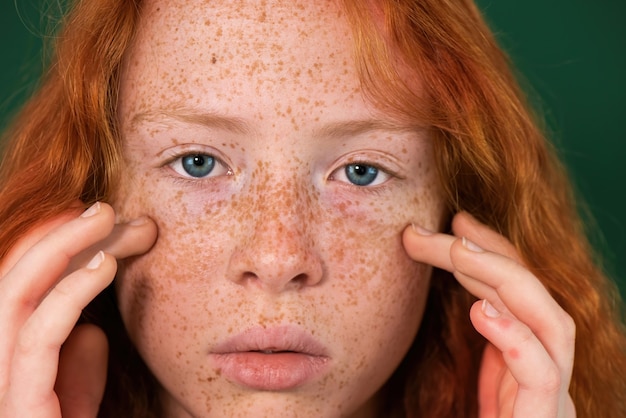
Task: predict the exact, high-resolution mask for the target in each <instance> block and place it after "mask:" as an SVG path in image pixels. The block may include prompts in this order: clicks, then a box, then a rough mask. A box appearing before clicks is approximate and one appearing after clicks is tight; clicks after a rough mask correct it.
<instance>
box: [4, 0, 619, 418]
mask: <svg viewBox="0 0 626 418" xmlns="http://www.w3.org/2000/svg"><path fill="white" fill-rule="evenodd" d="M369 3H371V4H370V6H372V7H369V8H365V7H364V3H363V2H361V1H357V0H344V4H345V10H346V12H347V16H348V19H349V21H350V23H351V25H352V28H353V31H354V37H355V45H354V46H355V60H356V63H357V66H358V68H359V72H360V76H361V79H362V83H363V87H364V89H365V91H366V93H367V94H368V95H369V96H370V97H371V99H372V100H374V101H375V102H376V103H377V104H378V105H379V106H380V107H382V108H386V109H388V110H390V111H393V112H396V113H397V114H398V115H399V116H401V117H406V118H409V119H410V120H414V121H420V123H424V124H426V125H428V126H430V127H431V129H432V132H433V135H434V144H435V155H436V159H437V167H438V170H439V178H440V183H441V187H442V189H443V190H444V191H445V193H446V195H447V204H448V210H449V215H450V217H451V215H452V214H454V213H456V212H458V211H461V210H465V211H468V212H470V213H472V214H473V215H474V216H476V217H477V218H478V219H479V220H481V221H482V222H484V223H486V224H487V225H489V226H491V227H492V228H493V229H495V230H497V231H499V232H500V233H502V234H503V235H505V236H506V237H508V238H509V239H510V240H511V242H512V243H513V244H514V245H515V246H516V247H517V249H518V251H519V253H520V255H521V256H522V258H523V259H524V261H525V263H526V265H527V266H528V268H529V269H530V270H531V271H533V272H534V273H535V274H536V275H537V277H539V278H540V279H541V281H542V282H543V283H544V285H545V286H546V287H547V289H548V290H549V291H550V292H551V294H552V295H553V297H554V298H555V299H556V300H557V302H558V303H559V304H560V305H561V306H562V307H563V308H564V309H565V310H566V311H567V312H568V313H569V314H570V315H571V316H572V317H573V319H574V321H575V323H576V326H577V343H576V359H575V365H574V376H573V380H572V386H571V388H570V393H571V394H572V397H573V398H574V403H575V405H576V407H577V412H578V416H579V417H583V418H592V417H597V418H601V417H602V418H604V417H617V416H626V396H625V394H626V336H625V335H626V333H625V332H624V327H623V322H622V321H623V320H622V318H621V316H620V313H619V300H618V296H617V292H616V291H615V289H614V286H612V285H611V284H610V281H609V280H607V279H606V277H605V276H604V275H603V273H602V271H601V270H600V269H599V268H598V267H597V265H596V263H595V262H594V259H593V251H592V249H591V248H590V246H589V244H588V242H587V240H586V238H585V234H584V230H583V225H582V223H581V221H580V218H579V216H578V214H577V211H576V205H575V201H574V197H573V195H572V193H571V191H570V190H571V189H570V187H569V184H568V181H567V178H566V176H565V174H564V171H563V169H562V167H561V165H560V164H559V162H558V160H557V159H556V158H555V155H554V152H553V150H552V149H551V147H550V145H549V142H548V141H547V140H546V139H545V137H544V135H543V133H542V130H541V129H540V125H539V124H538V123H537V120H536V118H535V117H534V116H533V114H532V112H531V111H530V110H529V106H528V105H527V104H526V103H525V100H524V96H523V94H522V93H521V91H520V89H519V87H518V85H517V82H516V80H515V78H514V76H513V75H512V73H511V70H510V65H509V62H508V60H507V58H506V56H505V55H504V54H503V53H502V51H501V50H500V48H499V47H498V45H497V44H496V42H495V40H494V39H493V36H492V34H491V33H490V31H489V29H488V28H487V26H486V25H485V23H484V21H483V19H482V17H481V16H480V13H479V12H478V10H477V8H476V6H475V5H474V4H473V3H472V2H471V1H470V0H420V1H409V0H405V1H402V0H372V1H371V2H369ZM139 17H140V0H134V1H131V0H101V1H97V2H92V1H79V2H78V3H77V5H76V6H75V7H74V8H73V9H72V11H71V13H70V14H69V15H68V17H67V21H66V24H65V29H64V30H63V31H62V33H61V34H60V36H59V41H58V44H57V47H56V55H55V58H54V59H53V62H52V65H51V67H50V69H49V71H48V73H47V74H46V76H45V79H44V81H43V83H42V87H41V89H40V90H39V92H38V93H37V94H36V95H35V96H34V97H33V98H32V99H31V100H30V102H29V103H28V104H27V105H26V107H25V108H24V110H23V111H22V113H21V115H20V116H19V117H18V118H17V120H16V121H15V123H14V125H13V128H12V129H11V130H9V131H8V132H7V134H6V147H5V149H4V151H3V162H2V166H1V167H0V225H1V227H0V257H2V256H4V255H5V254H6V253H7V251H8V250H9V249H10V248H11V246H12V245H13V244H14V243H15V241H16V240H17V238H18V237H20V236H21V235H23V234H24V233H26V232H27V231H28V230H29V229H30V228H32V227H33V226H34V225H36V224H37V223H38V222H42V221H44V220H46V219H49V218H50V217H52V216H54V215H56V214H58V213H59V212H61V211H63V210H66V209H67V208H69V207H71V206H72V204H73V203H74V202H75V200H76V199H81V200H82V201H83V202H85V203H86V204H89V203H91V202H93V201H95V200H107V199H110V197H111V196H112V194H113V193H112V192H113V191H114V189H115V185H116V182H117V177H116V174H117V165H118V161H120V157H121V155H120V152H121V151H120V149H121V148H120V140H121V139H120V138H119V135H118V132H117V124H116V103H117V90H118V78H119V76H120V72H121V67H122V63H123V58H124V54H125V52H126V51H127V50H128V48H129V45H130V44H131V43H132V40H133V35H134V32H135V30H136V26H137V22H138V19H139ZM407 69H409V70H410V71H408V75H407ZM411 77H415V79H417V78H419V79H420V83H421V85H422V87H423V89H424V93H423V94H422V96H420V97H418V96H417V95H415V94H414V92H413V91H414V90H413V89H412V81H411ZM447 227H448V228H449V225H448V226H447ZM435 274H437V275H439V276H441V277H440V278H439V280H434V281H433V283H434V284H433V287H432V289H431V292H430V295H429V300H428V305H427V308H426V313H425V317H424V320H423V323H422V326H421V328H420V331H419V334H418V336H417V338H416V340H415V343H414V344H413V347H412V348H411V351H410V352H409V354H408V355H407V357H406V358H405V360H404V362H403V364H402V365H401V366H400V367H399V368H398V371H397V372H396V374H395V375H394V376H393V377H392V378H391V380H390V381H389V382H388V384H387V385H386V387H385V388H384V389H383V390H384V391H385V393H386V394H387V405H386V409H387V410H388V411H389V414H390V415H391V414H393V415H396V416H407V417H411V416H436V417H461V416H462V417H474V416H476V415H477V400H476V385H477V371H478V365H479V363H480V355H481V351H482V347H483V346H484V341H483V339H482V337H480V336H479V335H478V334H477V333H476V332H475V331H474V330H473V329H472V327H471V324H470V322H469V319H468V312H469V306H470V305H471V303H472V302H473V298H472V297H471V296H470V295H469V294H468V293H467V292H466V291H465V290H464V289H462V288H461V287H460V286H459V285H458V284H457V283H456V281H455V280H454V279H453V278H452V277H451V276H450V275H449V274H447V273H445V272H442V271H436V272H435ZM88 311H89V312H91V314H90V318H91V320H93V321H95V322H97V323H99V324H101V325H102V326H103V327H104V328H105V330H106V331H107V333H108V334H109V338H110V339H111V345H112V354H111V360H112V366H111V372H110V376H109V377H110V379H112V380H111V381H114V380H113V379H115V383H114V384H112V385H109V387H108V388H107V395H106V397H105V401H104V405H103V407H104V408H103V411H104V412H103V413H102V416H112V415H113V414H116V415H122V416H136V417H140V416H144V417H148V416H158V411H157V409H158V400H155V397H156V395H155V393H156V390H155V388H156V383H155V382H154V381H153V379H152V378H151V376H150V374H149V372H148V371H147V369H145V368H144V366H143V365H142V363H141V360H140V359H139V358H138V357H134V356H136V354H135V353H134V352H133V350H132V347H131V346H130V344H129V343H128V341H127V340H126V337H125V335H124V331H123V328H122V324H121V321H119V318H118V317H117V315H118V314H117V311H116V308H115V301H114V295H112V292H111V291H109V292H108V294H105V295H103V296H102V297H100V298H99V299H98V300H97V301H96V302H95V303H94V304H93V305H92V306H91V307H90V308H89V310H88ZM112 318H113V319H112ZM121 356H133V357H131V358H132V359H133V361H134V362H137V364H138V366H137V368H136V369H133V370H128V369H124V368H123V367H122V366H121V365H120V364H121V362H128V360H127V359H125V358H120V357H121ZM118 381H119V382H126V383H125V384H122V385H118ZM138 382H139V383H138ZM115 386H118V387H119V390H117V391H116V388H115ZM106 411H109V412H106ZM109 413H110V415H108V414H109Z"/></svg>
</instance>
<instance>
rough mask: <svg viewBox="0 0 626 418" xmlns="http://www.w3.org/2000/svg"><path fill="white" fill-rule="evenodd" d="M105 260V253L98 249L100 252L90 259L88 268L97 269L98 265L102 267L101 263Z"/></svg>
mask: <svg viewBox="0 0 626 418" xmlns="http://www.w3.org/2000/svg"><path fill="white" fill-rule="evenodd" d="M103 261H104V253H103V252H102V251H98V254H96V255H95V256H94V257H93V258H92V259H91V261H89V264H87V269H88V270H95V269H97V268H98V267H100V264H102V262H103Z"/></svg>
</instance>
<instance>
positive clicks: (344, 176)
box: [330, 162, 393, 187]
mask: <svg viewBox="0 0 626 418" xmlns="http://www.w3.org/2000/svg"><path fill="white" fill-rule="evenodd" d="M391 177H393V176H392V175H391V174H389V172H387V171H386V170H384V169H381V168H378V167H376V166H374V165H371V164H367V163H360V162H354V163H351V164H346V165H344V166H341V167H339V168H338V169H336V170H335V171H334V172H333V173H332V174H331V175H330V180H334V181H339V182H342V183H349V184H351V185H353V186H358V187H372V186H378V185H380V184H383V183H385V182H387V181H388V180H389V179H390V178H391Z"/></svg>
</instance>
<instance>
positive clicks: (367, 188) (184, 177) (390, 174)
mask: <svg viewBox="0 0 626 418" xmlns="http://www.w3.org/2000/svg"><path fill="white" fill-rule="evenodd" d="M195 156H204V157H208V158H212V159H214V162H215V167H218V166H221V167H222V168H223V170H224V171H223V174H216V175H211V174H212V173H213V170H215V167H214V168H212V169H211V171H210V172H209V173H208V174H207V175H206V176H204V177H194V176H192V175H191V174H189V173H188V172H184V171H185V170H184V168H183V167H182V165H183V159H184V158H186V157H195ZM175 164H176V165H179V169H180V170H177V169H176V168H175ZM358 165H361V166H364V167H370V168H374V169H375V170H377V177H378V176H380V175H383V176H387V178H386V179H384V180H383V181H382V182H381V183H379V184H374V185H370V184H364V185H357V184H354V183H352V182H351V181H349V180H348V181H343V180H336V178H335V177H336V176H337V173H341V171H342V170H343V171H344V173H343V175H344V176H347V174H346V173H345V170H346V169H347V167H349V166H358ZM162 167H168V168H170V169H171V170H172V171H174V173H175V175H173V176H172V177H173V178H174V179H175V180H176V181H179V182H182V183H190V182H191V183H196V182H198V181H200V180H204V179H207V178H213V177H220V176H222V175H226V176H230V175H232V174H233V171H232V169H231V168H230V167H229V166H228V165H227V164H226V163H224V161H223V160H222V159H221V158H218V157H216V156H215V155H214V154H211V153H208V152H206V151H196V150H185V151H184V152H180V153H176V154H173V155H172V156H171V157H170V158H169V159H168V160H167V161H166V162H165V163H164V164H163V165H162ZM394 178H401V177H400V176H399V175H398V174H397V173H395V172H394V171H393V170H390V169H388V168H384V167H382V166H381V165H379V164H374V163H371V162H369V161H366V160H352V161H348V162H346V163H344V164H342V165H341V166H339V167H338V168H336V169H334V170H333V171H332V172H331V173H330V175H329V176H328V178H327V179H328V180H330V181H339V182H341V183H342V184H343V185H344V186H345V187H348V188H350V189H352V190H354V191H358V192H367V193H374V194H380V193H382V192H384V191H385V190H386V189H387V187H388V183H389V181H390V180H392V179H394ZM374 181H376V179H374Z"/></svg>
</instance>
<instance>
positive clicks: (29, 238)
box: [0, 208, 82, 279]
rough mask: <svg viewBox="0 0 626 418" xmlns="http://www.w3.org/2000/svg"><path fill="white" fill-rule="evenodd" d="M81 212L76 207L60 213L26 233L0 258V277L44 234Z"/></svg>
mask: <svg viewBox="0 0 626 418" xmlns="http://www.w3.org/2000/svg"><path fill="white" fill-rule="evenodd" d="M81 213H82V209H80V208H77V209H75V210H70V211H68V212H65V213H62V214H60V215H58V216H56V217H54V218H52V219H51V220H49V221H47V222H44V223H43V224H41V225H38V226H36V227H34V228H33V229H31V230H30V231H29V232H28V234H26V235H25V236H24V237H22V238H20V239H19V240H18V241H17V243H16V244H15V245H14V246H13V247H12V248H11V249H10V250H9V252H8V253H7V255H5V256H4V257H3V258H2V260H0V279H1V278H2V277H4V276H5V275H6V274H7V273H8V272H9V270H11V268H13V266H14V265H15V263H17V261H18V260H19V259H20V258H21V257H22V256H23V255H24V253H25V252H26V251H28V249H29V248H31V247H32V246H33V245H35V244H36V243H37V242H39V241H40V240H41V239H42V238H43V237H44V236H45V235H46V234H48V233H49V232H50V231H52V230H53V229H55V228H57V227H59V226H61V225H63V224H64V223H67V222H69V221H71V220H72V219H74V218H76V217H77V216H79V215H80V214H81Z"/></svg>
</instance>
